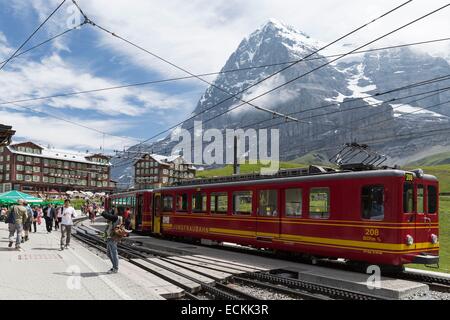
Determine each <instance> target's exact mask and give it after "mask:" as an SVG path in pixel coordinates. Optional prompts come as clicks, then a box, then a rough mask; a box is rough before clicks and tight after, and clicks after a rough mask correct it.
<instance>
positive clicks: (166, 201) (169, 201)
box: [163, 196, 173, 211]
mask: <svg viewBox="0 0 450 320" xmlns="http://www.w3.org/2000/svg"><path fill="white" fill-rule="evenodd" d="M172 210H173V197H172V196H163V211H172Z"/></svg>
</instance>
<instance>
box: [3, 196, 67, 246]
mask: <svg viewBox="0 0 450 320" xmlns="http://www.w3.org/2000/svg"><path fill="white" fill-rule="evenodd" d="M1 217H2V220H3V221H4V222H5V223H7V224H8V230H9V244H8V247H9V248H12V246H13V245H14V242H15V248H16V250H19V251H20V250H21V244H23V243H25V242H27V241H29V240H30V233H32V232H33V230H34V233H36V232H37V226H38V225H41V224H42V220H44V221H45V227H46V230H47V233H48V234H50V233H51V232H52V231H53V230H59V229H61V250H64V249H67V248H69V245H70V233H71V227H72V225H73V220H72V219H73V218H75V217H76V211H75V209H74V208H73V207H72V206H71V205H70V200H66V201H65V202H64V206H54V205H52V204H49V205H48V206H46V207H45V208H41V207H38V206H34V207H31V206H30V205H29V204H28V203H27V201H26V200H18V201H17V204H16V205H15V206H12V207H11V208H9V209H8V208H6V207H3V208H1Z"/></svg>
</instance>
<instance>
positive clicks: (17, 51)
mask: <svg viewBox="0 0 450 320" xmlns="http://www.w3.org/2000/svg"><path fill="white" fill-rule="evenodd" d="M65 2H66V0H63V1H62V2H61V3H60V4H59V5H58V7H56V9H55V10H53V11H52V13H51V14H50V15H49V16H48V17H47V18H46V19H45V20H44V21H43V22H42V23H41V24H40V25H39V26H38V28H37V29H36V30H34V31H33V33H32V34H31V35H30V36H29V37H28V38H27V39H26V40H25V41H24V42H23V43H22V44H21V45H20V46H19V48H18V49H17V50H16V51H15V52H14V53H13V54H12V56H11V57H9V58H8V59H6V61H5V62H4V63H3V64H2V65H1V66H0V70H2V69H3V68H4V67H5V66H6V65H7V64H8V63H9V62H10V61H11V60H12V59H13V58H14V57H15V56H16V55H17V54H18V53H19V51H20V50H22V48H23V47H24V46H25V45H26V44H27V43H28V42H29V41H30V40H31V39H32V38H33V37H34V35H35V34H36V33H38V31H39V30H40V29H41V28H42V27H43V26H44V25H45V24H46V23H47V22H48V21H49V20H50V19H51V17H53V15H54V14H55V13H56V12H57V11H58V10H59V8H61V7H62V5H63V4H64V3H65Z"/></svg>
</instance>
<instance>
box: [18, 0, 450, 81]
mask: <svg viewBox="0 0 450 320" xmlns="http://www.w3.org/2000/svg"><path fill="white" fill-rule="evenodd" d="M15 1H19V0H15ZM21 1H22V0H21ZM78 2H79V4H80V5H81V7H82V8H83V9H84V11H85V12H86V13H87V14H88V15H89V16H90V17H92V19H93V20H94V21H96V22H98V23H99V24H101V25H103V26H104V27H106V28H108V29H111V31H114V32H117V33H118V34H120V35H122V36H124V37H126V38H128V39H130V40H132V41H135V42H136V43H138V44H140V45H142V46H143V47H145V48H147V49H149V50H152V51H154V52H155V53H157V54H160V55H161V56H163V57H166V58H168V59H170V60H171V61H173V62H175V63H178V64H180V65H181V66H184V67H186V68H187V69H188V70H191V71H193V72H196V73H201V72H208V71H215V70H218V69H220V68H221V67H222V66H223V64H224V62H225V60H226V59H227V58H228V56H229V55H230V54H231V53H232V52H233V51H234V50H235V49H236V47H237V46H238V44H239V43H240V41H241V40H242V39H243V38H244V37H245V36H247V35H248V34H250V33H251V32H252V31H254V30H255V29H256V28H257V27H258V26H259V25H261V24H263V23H265V22H266V21H267V20H268V19H269V18H271V17H275V18H277V19H279V20H281V21H283V22H285V23H287V24H291V25H293V26H294V27H296V28H297V29H299V30H302V31H305V32H306V33H308V34H309V35H310V36H312V37H313V38H316V39H318V40H321V41H324V42H330V41H332V40H334V39H336V38H338V37H340V36H341V35H343V34H345V33H347V32H349V31H350V30H352V29H354V28H355V27H357V26H360V25H362V24H364V23H366V22H368V21H369V20H370V19H371V18H374V17H376V16H378V15H380V14H381V13H384V12H386V11H387V10H389V9H392V8H394V7H395V6H397V5H399V4H401V3H403V2H404V0H396V1H392V0H370V1H358V0H347V1H338V0H319V1H314V2H310V1H298V0H283V1H273V0H246V1H238V0H232V1H230V0H215V1H210V0H194V1H185V0H170V1H160V0H134V1H132V3H130V2H129V1H120V0H93V1H92V0H89V1H88V0H79V1H78ZM49 3H50V4H51V5H50V4H49ZM58 3H59V0H52V1H45V6H44V1H43V0H39V1H33V5H34V7H35V8H36V9H37V10H40V11H45V12H46V13H48V12H49V11H50V10H51V8H54V7H55V6H56V5H57V4H58ZM446 3H447V1H446V0H433V1H429V0H416V1H414V2H412V3H410V4H408V5H406V6H405V7H403V8H401V9H400V10H398V11H397V12H395V13H392V14H391V15H389V16H387V17H385V18H383V20H381V21H379V22H377V23H376V24H373V25H372V26H370V27H369V28H366V29H364V30H362V31H360V32H358V33H357V34H356V35H354V36H351V37H349V38H348V39H345V40H344V41H343V42H342V44H345V43H351V44H354V45H357V44H362V43H364V42H368V41H369V40H372V39H374V38H375V37H376V36H379V35H382V34H384V33H386V32H388V31H391V30H393V29H394V28H396V27H399V26H401V25H402V24H405V23H407V22H409V21H412V20H413V19H415V18H417V17H419V16H421V15H423V14H425V13H427V12H429V11H431V10H433V9H436V8H438V7H439V6H442V5H444V4H446ZM449 11H450V9H449V8H447V9H444V10H443V11H441V12H439V13H437V14H435V15H433V16H431V17H429V18H427V19H425V20H423V21H421V22H419V23H417V24H415V25H413V26H411V27H408V28H406V29H405V30H403V31H400V32H398V33H396V34H394V35H392V36H390V37H389V38H387V39H386V40H383V41H381V42H379V43H377V44H374V46H379V45H386V44H398V43H406V42H415V41H422V40H428V39H430V38H438V37H447V36H448V30H450V20H449V19H448V14H449ZM64 17H65V16H64V14H63V15H62V17H60V19H61V20H62V21H63V20H64ZM97 32H98V34H99V37H100V43H99V45H101V46H106V47H109V48H111V49H113V50H114V51H116V52H118V53H120V54H122V55H124V56H123V57H122V59H126V60H127V61H133V62H134V63H136V64H137V65H140V66H143V67H146V68H149V69H151V70H158V71H160V72H161V73H163V74H173V73H174V72H175V73H176V74H183V73H182V72H180V71H176V69H173V68H172V67H170V66H168V65H166V64H164V63H162V62H160V61H158V60H156V59H155V58H152V57H150V56H148V55H147V54H145V53H142V52H139V51H138V50H137V49H136V48H133V47H130V46H128V45H126V44H124V43H123V42H121V41H119V40H117V39H115V38H113V37H111V36H109V35H106V34H103V33H102V32H101V31H99V30H97ZM334 48H336V49H334V51H340V50H341V49H342V47H341V46H335V47H334ZM423 48H424V50H428V51H430V50H431V52H433V53H435V54H440V55H443V56H448V52H449V51H450V46H449V44H448V43H443V44H436V45H427V46H424V47H423ZM331 51H333V50H331Z"/></svg>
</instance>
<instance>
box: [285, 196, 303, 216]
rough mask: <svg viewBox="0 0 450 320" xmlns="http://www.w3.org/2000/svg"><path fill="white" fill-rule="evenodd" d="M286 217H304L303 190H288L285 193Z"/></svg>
mask: <svg viewBox="0 0 450 320" xmlns="http://www.w3.org/2000/svg"><path fill="white" fill-rule="evenodd" d="M285 198H286V199H285V203H286V216H287V217H301V216H302V189H286V191H285Z"/></svg>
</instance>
